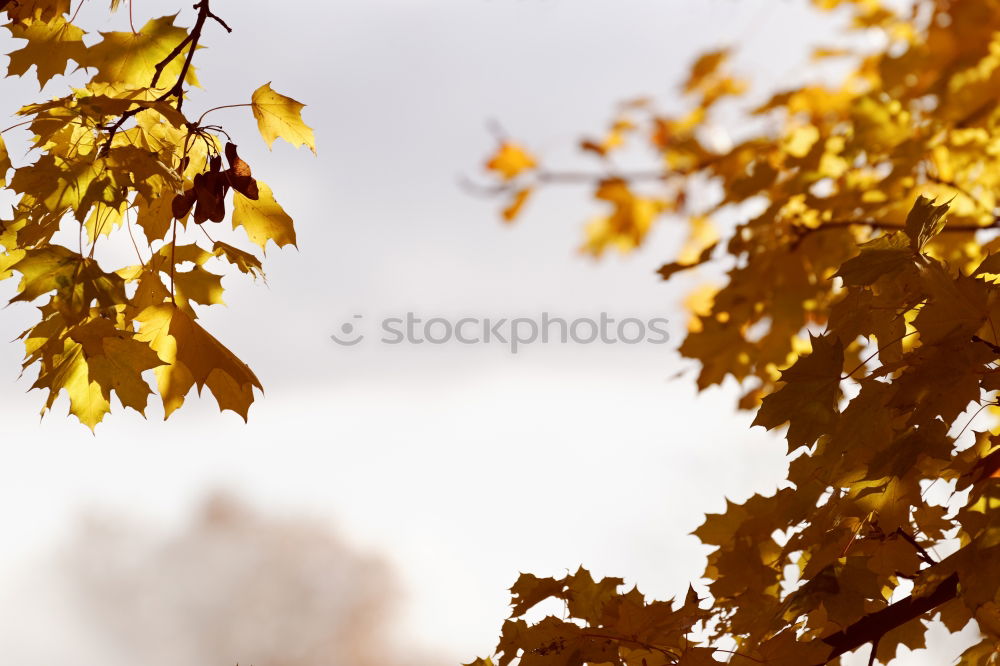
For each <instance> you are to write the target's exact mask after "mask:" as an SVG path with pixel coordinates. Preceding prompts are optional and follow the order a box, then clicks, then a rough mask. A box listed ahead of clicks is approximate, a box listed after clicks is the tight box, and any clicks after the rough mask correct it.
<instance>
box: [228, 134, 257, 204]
mask: <svg viewBox="0 0 1000 666" xmlns="http://www.w3.org/2000/svg"><path fill="white" fill-rule="evenodd" d="M226 159H227V160H229V169H227V170H226V171H225V174H226V176H227V181H228V183H229V185H230V186H231V187H232V188H233V189H234V190H236V191H237V192H239V193H240V194H242V195H243V196H245V197H246V198H247V199H253V200H254V201H256V200H257V199H259V198H260V190H259V189H258V187H257V181H256V180H254V178H253V176H252V174H251V172H250V165H249V164H247V163H246V162H244V161H243V160H242V159H240V156H239V153H237V152H236V144H234V143H227V144H226Z"/></svg>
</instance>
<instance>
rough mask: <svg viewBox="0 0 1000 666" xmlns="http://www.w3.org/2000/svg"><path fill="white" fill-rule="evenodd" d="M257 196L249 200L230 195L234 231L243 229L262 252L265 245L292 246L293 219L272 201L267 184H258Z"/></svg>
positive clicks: (265, 247)
mask: <svg viewBox="0 0 1000 666" xmlns="http://www.w3.org/2000/svg"><path fill="white" fill-rule="evenodd" d="M257 186H258V188H259V190H260V196H259V197H258V198H257V199H256V200H253V199H248V198H247V197H245V196H243V195H242V194H240V193H239V192H235V193H234V194H233V229H235V228H236V227H243V229H244V230H245V231H246V232H247V236H249V237H250V240H252V241H253V242H254V243H256V244H257V245H260V247H261V249H262V250H266V249H267V241H269V240H271V241H274V243H275V245H277V246H278V247H282V246H284V245H295V227H294V226H293V225H292V218H291V217H289V216H288V213H286V212H285V211H284V209H283V208H282V207H281V206H280V205H279V204H278V202H277V201H275V199H274V194H273V193H272V192H271V188H270V187H268V186H267V184H265V183H262V182H260V181H257Z"/></svg>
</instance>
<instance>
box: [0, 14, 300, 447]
mask: <svg viewBox="0 0 1000 666" xmlns="http://www.w3.org/2000/svg"><path fill="white" fill-rule="evenodd" d="M209 3H210V0H199V1H198V2H197V3H195V4H194V11H195V17H194V19H193V20H194V22H193V25H192V27H191V28H190V29H185V28H182V27H179V26H177V25H174V21H175V20H176V19H177V16H178V15H176V14H175V15H169V16H161V17H159V18H153V19H150V20H149V21H148V22H147V23H146V24H145V25H143V26H142V27H141V28H139V29H136V27H135V25H134V23H133V11H132V10H133V8H132V2H131V0H128V1H127V4H128V9H129V28H130V29H129V30H128V31H124V32H104V33H100V34H99V36H96V38H91V36H89V35H88V34H87V33H86V32H85V31H84V30H83V28H82V27H80V26H79V25H77V23H76V20H77V15H78V14H79V9H80V7H81V6H82V5H83V0H80V2H78V3H77V4H76V9H75V11H73V13H72V14H70V11H71V7H70V0H0V16H3V17H5V18H6V19H7V21H8V23H7V24H6V26H5V27H6V28H7V29H8V30H9V31H10V33H11V36H12V37H13V38H15V39H17V40H23V44H22V45H21V47H20V48H19V49H17V50H15V51H13V52H11V53H10V54H9V56H10V63H9V65H8V67H7V72H6V76H23V75H26V74H27V73H28V72H29V71H30V70H31V69H32V68H34V71H35V75H36V76H37V78H38V82H39V85H41V86H44V85H45V84H46V83H47V82H48V81H49V80H50V79H52V78H54V77H57V76H62V75H63V74H64V72H66V70H67V67H68V66H70V65H71V64H72V65H74V66H75V69H74V72H75V71H80V70H82V71H83V72H84V74H83V75H76V76H70V77H69V78H70V80H71V81H73V82H75V83H78V85H79V87H73V88H69V90H68V94H67V95H66V96H64V97H59V98H57V99H52V100H50V101H46V102H43V103H40V104H29V105H27V106H24V107H22V108H21V110H20V111H19V115H20V116H21V117H22V118H23V119H24V120H22V121H21V122H18V123H16V124H14V125H12V126H10V127H8V128H6V129H4V130H2V131H0V187H6V188H8V189H10V190H12V191H13V192H14V193H16V194H17V195H18V197H19V198H18V200H17V203H16V205H15V206H14V208H13V211H12V213H11V219H0V251H2V253H0V279H4V278H8V277H10V276H11V275H12V274H13V273H14V272H16V273H19V274H20V275H21V282H20V286H19V288H18V293H17V294H16V295H15V296H14V298H13V299H12V302H25V303H28V302H35V301H37V300H38V299H44V300H43V301H42V304H41V305H40V306H39V308H38V309H39V312H40V318H39V322H38V324H37V325H35V326H34V327H32V328H31V329H29V330H27V331H25V332H24V334H23V335H22V336H21V338H22V339H23V340H24V343H25V345H26V348H27V352H26V356H25V361H24V367H25V368H26V369H27V368H29V367H31V368H37V370H38V378H37V380H36V381H35V382H34V384H33V385H32V388H38V389H45V390H47V391H48V397H47V399H46V401H45V405H44V407H43V409H42V413H43V414H44V413H45V412H46V411H47V410H48V409H49V408H50V407H52V405H53V403H54V402H55V400H56V399H57V398H58V396H59V394H60V393H61V392H62V391H65V392H66V393H67V394H68V396H69V403H70V411H71V412H72V413H73V414H74V415H75V416H76V417H77V418H79V419H80V421H81V422H83V423H84V424H85V425H87V426H88V427H90V428H91V429H93V428H94V427H95V426H96V425H97V423H99V422H100V421H101V419H103V418H104V415H105V414H106V413H107V412H108V411H109V410H110V408H111V394H112V393H114V394H115V395H116V396H117V398H118V401H119V402H120V403H121V404H122V406H124V407H130V408H132V409H135V410H137V411H139V412H141V413H144V412H145V409H146V406H147V401H148V398H149V395H150V393H151V392H152V390H151V389H150V386H149V385H148V384H147V379H146V377H147V376H148V375H149V374H150V373H149V372H147V371H152V373H153V374H154V375H155V377H156V386H157V389H158V391H159V394H160V398H161V400H162V401H163V408H164V414H165V417H166V416H170V414H171V413H172V412H173V411H174V410H175V409H177V408H178V407H180V406H181V405H182V404H183V402H184V399H185V396H186V395H187V394H188V393H189V392H190V390H191V388H192V387H195V386H196V387H197V388H198V391H199V392H200V391H201V390H202V389H203V388H205V387H208V389H209V390H210V391H211V392H212V394H213V395H214V396H215V398H216V400H217V401H218V403H219V408H220V409H222V410H225V409H231V410H233V411H235V412H237V413H238V414H240V415H241V416H242V417H243V418H244V419H246V418H247V412H248V410H249V407H250V404H251V403H252V402H253V400H254V389H255V388H256V389H260V388H261V384H260V382H259V381H258V379H257V377H256V376H255V375H254V374H253V372H252V371H251V370H250V368H248V367H247V366H246V364H245V363H243V361H241V360H240V359H239V358H237V357H236V356H235V355H234V354H233V353H232V352H231V351H229V350H228V349H227V348H226V347H225V346H224V345H223V344H222V343H220V342H219V341H218V340H216V339H215V338H214V337H213V336H212V335H211V334H209V333H208V332H207V331H206V330H205V329H204V328H202V327H201V325H200V324H199V323H198V321H197V316H198V315H197V312H196V310H195V304H198V305H204V306H209V305H215V304H219V303H222V292H223V289H222V283H221V279H222V275H219V274H217V273H214V272H211V271H209V270H208V269H207V268H206V266H207V267H213V266H218V267H219V268H222V269H223V270H235V271H238V272H240V273H244V274H246V275H248V276H251V277H253V278H259V277H262V276H263V271H262V265H261V261H260V259H259V258H258V256H257V255H256V254H255V253H254V252H252V251H248V250H246V249H241V248H240V247H237V246H236V245H233V244H231V243H235V242H237V241H236V240H233V239H232V238H229V236H228V235H226V236H223V235H222V234H223V233H224V231H223V230H222V229H220V228H216V227H215V225H214V224H209V223H217V222H222V221H223V220H225V219H226V216H227V199H228V195H229V193H230V191H231V192H232V200H231V204H230V205H231V207H232V215H231V219H232V227H233V230H236V229H237V228H238V227H242V230H243V232H245V240H249V241H250V242H251V243H253V244H256V245H258V246H259V247H260V249H261V250H264V249H265V248H266V246H267V244H268V242H273V243H274V244H275V245H277V246H278V247H281V246H284V245H291V244H294V243H295V230H294V228H293V226H292V219H291V218H290V217H289V216H288V215H287V214H286V213H285V212H284V210H282V208H281V206H279V205H278V203H277V201H275V199H274V196H273V195H272V193H271V190H270V188H268V187H267V185H265V184H264V183H262V182H259V181H257V180H256V179H255V178H254V177H253V176H252V175H251V171H250V166H249V165H248V164H247V163H246V162H245V161H244V160H242V159H241V158H240V156H239V153H238V151H237V148H236V145H235V144H234V143H233V141H232V138H231V137H230V136H229V134H228V133H227V132H226V131H225V130H224V129H223V128H222V126H220V125H217V124H211V123H208V122H206V118H207V117H208V116H209V115H210V114H212V113H213V112H217V111H220V110H222V109H230V108H233V107H246V108H248V109H250V111H251V112H252V113H253V116H254V117H255V118H256V120H257V123H258V126H259V129H260V133H261V136H262V137H263V139H264V141H265V142H266V143H267V145H268V146H271V145H272V144H273V143H274V141H275V139H277V138H281V139H284V140H286V141H288V142H290V143H291V144H292V145H294V146H300V145H306V146H308V147H309V148H311V149H313V150H314V151H315V143H314V140H313V133H312V130H311V129H310V128H309V127H308V126H306V125H305V123H304V122H303V121H302V117H301V111H302V104H300V103H298V102H296V101H295V100H293V99H290V98H288V97H285V96H283V95H280V94H279V93H277V92H275V91H274V90H273V89H272V88H271V86H270V84H269V83H265V84H264V85H262V86H260V88H258V89H257V90H256V91H255V92H254V93H253V95H252V96H251V97H250V99H249V100H247V101H246V102H243V103H231V102H232V101H231V100H224V102H226V103H224V104H223V105H222V106H216V107H214V108H210V109H207V110H203V109H199V111H198V112H196V113H187V112H185V111H184V110H183V105H184V101H185V94H186V90H187V89H188V87H189V86H191V85H197V83H198V79H197V76H196V70H195V67H194V65H193V64H192V63H193V61H194V56H195V53H196V52H197V50H198V49H199V48H200V47H201V46H203V43H202V38H203V37H204V36H207V35H208V34H210V32H211V31H213V30H214V31H216V32H218V31H221V30H225V31H231V28H230V27H229V25H228V24H227V23H226V22H225V21H224V20H223V19H222V18H220V17H219V16H218V15H217V14H215V13H214V12H213V11H212V9H211V8H210V4H209ZM123 4H125V3H123V2H122V0H112V2H111V9H112V11H113V10H115V9H117V8H119V6H120V5H123ZM237 101H239V100H237ZM19 127H27V129H28V130H30V132H31V139H30V143H28V144H27V145H26V146H25V148H26V149H27V153H28V159H27V160H26V162H25V163H23V164H17V165H15V164H12V161H11V159H10V157H9V155H10V152H9V151H8V149H7V146H6V145H5V141H4V138H3V135H4V134H6V133H8V132H10V131H11V130H14V129H16V128H19ZM223 138H224V139H225V142H223ZM13 152H14V154H20V153H22V152H24V151H22V150H16V151H13ZM223 155H224V156H225V163H226V166H225V168H224V165H223ZM11 173H12V175H11V176H10V178H9V179H8V174H11ZM209 227H212V230H211V232H210V231H209ZM126 234H127V237H128V241H124V242H123V243H122V247H123V248H127V252H128V254H131V253H132V251H133V250H134V255H135V258H134V262H132V263H131V265H126V266H119V267H116V268H113V269H109V268H107V264H108V263H109V262H110V261H112V260H113V259H114V258H115V256H116V253H115V252H114V251H113V249H112V248H114V245H113V244H112V239H110V238H107V237H110V236H114V237H115V238H124V237H125V235H126ZM106 238H107V240H104V239H106ZM222 239H225V241H224V240H222ZM98 245H100V251H98Z"/></svg>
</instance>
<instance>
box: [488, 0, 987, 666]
mask: <svg viewBox="0 0 1000 666" xmlns="http://www.w3.org/2000/svg"><path fill="white" fill-rule="evenodd" d="M814 1H815V4H816V5H817V6H819V7H820V8H821V9H825V10H833V11H837V12H841V13H847V14H849V15H850V16H851V19H852V21H853V26H854V29H855V30H864V31H868V32H869V34H870V33H872V32H876V33H878V34H879V35H880V36H881V40H882V41H881V43H882V46H881V47H880V48H879V49H876V50H875V51H874V52H871V51H869V52H864V53H859V52H853V51H850V50H833V49H817V50H816V52H815V54H814V57H815V58H817V59H823V60H827V59H830V58H838V59H841V60H840V61H841V62H843V63H844V64H845V65H847V67H845V71H848V72H849V73H848V74H847V76H846V77H845V78H844V79H843V82H842V83H841V84H840V85H834V86H831V85H826V84H819V83H818V84H815V85H805V86H802V87H798V88H794V89H790V90H785V91H781V92H778V93H777V94H775V95H773V97H771V98H770V100H769V101H766V103H763V104H761V105H758V106H757V107H756V108H752V109H750V110H745V111H743V113H744V114H745V116H744V119H745V122H744V123H743V129H742V130H741V132H740V131H737V132H736V134H735V138H734V140H732V141H730V142H728V143H727V142H726V141H720V140H718V137H719V135H720V132H719V131H718V130H719V120H718V117H719V116H720V114H719V110H720V108H722V107H724V106H726V105H729V113H730V114H731V113H732V110H733V109H737V110H738V109H740V108H741V107H740V106H739V103H740V100H742V99H743V97H742V96H743V95H744V94H745V92H746V91H747V90H748V86H747V84H746V83H744V82H743V81H742V80H740V79H739V78H738V77H736V76H735V75H734V74H732V73H731V69H730V64H729V63H730V58H729V57H728V56H729V55H730V54H729V52H728V51H717V52H713V53H709V54H706V55H704V56H703V57H701V58H700V59H698V60H697V61H696V63H695V64H694V66H693V68H692V71H691V75H690V78H689V79H688V80H687V82H686V83H685V84H684V93H685V95H686V96H687V98H688V99H689V100H690V110H689V111H688V112H686V113H683V114H680V115H667V114H665V113H662V112H660V111H658V110H657V108H656V106H655V105H654V104H653V103H652V102H650V101H648V100H637V101H635V102H630V103H626V104H624V105H622V106H621V107H620V109H619V111H618V113H617V114H616V117H615V118H614V120H613V122H612V124H611V126H610V127H609V128H608V131H607V132H606V133H605V134H604V136H603V137H602V138H599V139H586V140H584V141H582V142H581V149H582V150H583V151H584V153H585V154H586V155H587V156H589V157H590V158H593V159H595V160H596V162H597V164H598V168H597V169H595V170H594V171H593V172H586V171H574V172H560V171H554V170H550V169H548V168H547V167H546V165H545V161H544V159H541V158H540V157H537V156H535V155H533V154H532V152H531V151H530V150H529V149H528V148H527V147H526V146H525V145H524V144H523V143H518V142H516V141H514V140H512V139H506V138H505V139H503V140H502V142H501V145H500V147H499V150H498V151H497V152H496V153H495V155H494V156H493V157H492V158H491V159H490V160H489V162H488V164H487V166H488V168H489V170H490V173H492V174H493V175H494V177H495V178H494V182H493V184H492V185H490V186H489V190H490V191H491V192H492V193H494V194H496V195H499V196H502V197H504V198H505V202H504V204H503V215H504V217H505V218H506V219H507V220H513V219H514V218H515V217H517V216H518V214H519V213H521V212H522V210H525V207H526V206H528V207H530V199H531V197H533V196H538V195H539V194H538V190H539V189H541V188H545V187H551V186H554V185H556V184H559V183H586V184H589V185H590V186H591V187H592V188H593V195H594V198H595V200H596V201H597V204H598V206H599V207H600V208H601V210H602V213H601V214H600V215H599V216H597V217H596V218H595V219H594V220H592V221H591V222H590V223H589V224H588V225H587V227H586V230H585V238H584V241H583V243H582V249H583V251H584V252H586V253H590V254H593V255H596V256H600V255H601V254H603V253H605V252H606V251H608V250H609V249H618V250H622V251H629V250H632V249H634V248H637V247H639V246H641V245H642V244H643V242H644V240H645V239H646V238H647V235H648V234H649V233H650V231H651V229H653V228H654V227H655V225H657V224H685V223H686V224H687V225H688V229H689V240H688V242H687V244H686V245H685V246H684V247H683V248H682V250H681V251H680V253H679V256H676V257H673V258H672V259H671V261H669V262H667V263H666V264H665V265H664V266H663V267H662V268H661V269H660V271H659V273H660V275H661V277H662V278H663V279H681V276H682V275H691V274H692V272H694V273H695V274H697V272H698V271H697V270H696V267H698V266H705V267H706V270H708V271H709V273H710V274H713V275H720V276H723V275H724V280H723V283H722V284H721V285H717V286H711V287H698V288H696V289H695V290H694V291H693V292H692V297H691V299H690V300H689V302H688V305H689V307H690V311H691V320H690V324H689V330H688V334H687V337H686V339H685V340H684V341H683V344H681V346H680V352H681V354H682V355H684V356H685V357H687V358H690V359H693V360H694V361H696V362H697V365H698V366H699V367H700V372H699V374H698V378H697V383H698V386H699V388H706V387H709V386H712V385H716V384H721V383H723V382H728V383H733V380H735V383H738V384H739V385H740V386H741V387H742V390H743V396H742V398H741V399H740V401H739V407H740V408H743V409H750V410H754V411H756V417H755V419H754V424H755V425H760V426H763V427H765V428H768V429H772V428H784V433H785V437H786V439H787V442H788V452H789V469H788V477H787V482H786V483H784V484H782V485H781V486H780V487H779V488H778V489H777V490H776V491H774V492H773V494H770V495H754V496H752V497H750V498H749V499H748V500H746V501H745V502H742V503H735V502H732V501H729V502H728V503H727V508H726V510H725V512H724V513H721V514H713V515H709V516H708V517H707V518H706V519H705V522H704V524H703V525H702V526H701V527H699V528H698V529H697V530H696V531H695V535H696V536H697V537H698V538H699V539H700V540H701V541H702V542H703V543H704V544H706V545H708V546H711V548H712V552H711V554H710V555H709V557H708V564H707V567H706V569H705V572H704V575H703V579H702V580H699V581H693V585H692V587H691V589H690V591H689V593H688V594H687V595H686V597H685V598H684V599H683V600H677V601H674V602H669V601H651V600H649V599H646V598H645V597H644V596H643V595H642V594H640V593H639V592H638V591H637V590H636V589H634V588H633V589H630V590H627V591H626V590H624V589H623V585H622V580H621V579H615V578H606V579H603V580H598V581H595V580H593V578H592V577H591V576H590V574H589V573H588V572H587V571H586V570H583V569H581V570H580V571H578V572H576V573H575V574H572V575H569V576H566V577H564V578H561V579H550V578H537V577H535V576H532V575H530V574H524V575H522V576H521V577H520V578H519V579H518V580H517V582H516V583H515V585H514V586H513V588H512V593H513V610H512V612H511V617H510V619H509V620H508V621H507V622H506V623H505V624H504V625H503V628H502V632H501V636H500V642H499V645H498V646H497V648H496V657H495V658H494V659H492V660H491V659H480V660H477V662H475V663H476V664H479V665H480V666H482V665H483V664H491V663H497V664H499V666H508V664H512V663H519V664H520V665H521V666H580V665H581V664H614V665H617V666H621V665H627V666H665V665H667V664H678V665H682V666H709V665H711V664H716V663H720V662H725V663H729V664H735V665H739V666H751V665H752V664H770V665H781V666H803V665H804V666H810V665H813V664H816V665H818V664H827V663H837V662H838V660H839V657H840V656H841V655H843V654H846V653H848V652H852V651H854V650H858V649H860V648H863V647H865V646H869V647H870V649H871V650H872V652H873V654H872V657H871V658H872V660H877V661H879V662H881V663H887V662H890V661H892V660H893V659H894V658H895V657H896V655H897V653H898V650H899V648H900V646H907V647H909V648H919V647H922V646H923V645H924V637H925V632H926V628H927V623H928V621H930V620H933V619H937V620H940V621H941V622H942V623H943V624H944V625H945V626H946V627H947V628H948V629H949V630H950V631H952V632H957V631H959V630H961V629H962V628H964V627H965V626H966V625H967V624H969V623H970V622H972V623H975V626H976V627H978V630H979V632H980V633H981V635H982V640H981V641H980V642H978V643H977V644H975V645H974V646H972V647H970V648H969V649H968V650H966V651H965V652H964V653H963V654H962V655H961V656H960V657H959V663H961V664H969V665H977V666H985V665H987V664H998V663H1000V568H998V566H997V565H998V563H1000V474H998V470H1000V434H995V433H996V432H1000V431H997V430H995V429H996V427H997V415H1000V409H998V404H1000V400H998V396H1000V393H998V391H1000V332H998V331H1000V286H998V280H1000V253H998V252H997V250H998V249H1000V234H998V231H997V230H998V229H1000V218H998V216H997V214H998V211H1000V207H998V200H997V197H998V196H1000V168H998V166H997V156H998V154H1000V143H998V138H997V137H998V135H1000V134H998V132H1000V97H998V90H1000V2H997V1H996V0H977V1H971V0H918V1H917V2H915V3H913V7H912V11H910V10H907V12H906V13H905V14H899V13H897V12H895V11H893V10H891V9H890V8H888V7H886V6H883V5H882V4H881V3H880V2H878V1H877V0H814ZM730 117H731V116H730ZM636 145H645V146H647V147H648V148H649V154H650V155H651V156H652V163H651V167H650V168H649V169H648V170H645V171H626V170H622V169H620V168H618V167H617V166H616V160H615V158H616V155H618V154H619V153H620V152H621V150H622V149H623V146H633V147H634V146H636ZM713 191H715V192H718V193H719V194H718V196H716V197H715V198H714V199H712V198H711V197H710V196H707V195H706V193H711V192H713ZM711 266H714V267H717V268H710V267H711ZM991 429H994V430H993V431H991ZM553 599H555V600H557V601H559V602H561V603H563V604H564V607H565V612H564V613H562V614H560V615H558V616H548V617H540V616H539V615H538V613H537V612H533V611H532V609H533V608H535V606H536V605H537V604H539V603H541V602H543V601H545V600H550V602H551V600H553ZM866 656H867V655H866Z"/></svg>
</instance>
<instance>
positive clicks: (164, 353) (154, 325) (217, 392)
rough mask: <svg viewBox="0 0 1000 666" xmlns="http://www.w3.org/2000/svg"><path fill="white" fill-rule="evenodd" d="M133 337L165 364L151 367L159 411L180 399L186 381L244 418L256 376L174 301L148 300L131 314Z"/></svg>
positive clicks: (167, 410) (187, 386)
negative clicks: (136, 327) (134, 324)
mask: <svg viewBox="0 0 1000 666" xmlns="http://www.w3.org/2000/svg"><path fill="white" fill-rule="evenodd" d="M135 319H136V321H137V322H139V333H138V334H137V335H136V339H137V340H139V341H141V342H146V343H148V344H149V346H150V347H151V348H152V349H153V351H155V352H156V353H157V354H158V355H159V357H160V358H161V359H162V360H163V361H164V363H165V364H166V365H162V366H159V367H157V368H156V370H155V373H156V378H157V383H158V385H159V392H160V397H161V398H162V400H163V407H164V411H165V417H167V416H169V415H170V413H171V412H173V411H174V410H176V409H177V408H178V407H180V406H181V405H182V404H183V403H184V397H185V396H186V395H187V393H188V391H190V390H191V387H192V386H197V387H198V390H199V391H201V389H202V388H203V387H205V386H207V387H208V388H209V390H210V391H211V392H212V395H214V396H215V399H216V401H217V402H218V403H219V409H222V410H226V409H229V410H232V411H234V412H236V413H237V414H239V415H240V416H242V417H243V420H244V421H245V420H246V419H247V413H248V410H249V408H250V404H251V403H252V402H253V399H254V398H253V389H254V387H256V388H258V389H261V384H260V380H258V379H257V377H256V375H254V374H253V372H251V370H250V368H248V367H247V365H246V364H245V363H243V362H242V361H241V360H239V359H238V358H237V357H236V356H235V355H234V354H233V353H232V352H231V351H229V350H228V349H227V348H226V347H225V346H223V344H222V343H221V342H219V341H218V340H216V339H215V338H214V337H212V335H211V334H209V333H208V331H206V330H205V329H203V328H202V327H201V326H199V325H198V324H197V322H195V321H194V319H192V318H191V317H190V315H188V314H186V313H185V312H184V311H183V310H181V309H179V308H177V307H176V306H174V305H169V304H168V305H154V306H150V307H148V308H146V309H145V310H143V311H142V312H141V313H139V314H138V315H137V316H136V318H135Z"/></svg>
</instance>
